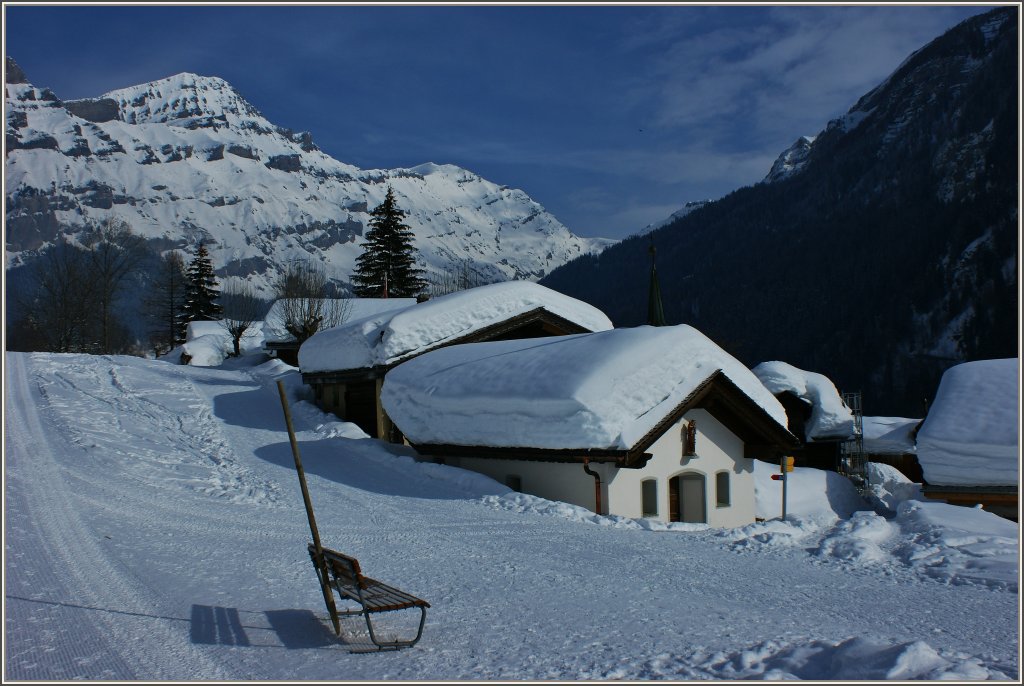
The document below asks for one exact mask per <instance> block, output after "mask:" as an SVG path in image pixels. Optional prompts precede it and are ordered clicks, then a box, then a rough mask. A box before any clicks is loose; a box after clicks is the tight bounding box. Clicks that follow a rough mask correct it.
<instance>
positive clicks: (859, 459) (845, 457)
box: [837, 391, 868, 495]
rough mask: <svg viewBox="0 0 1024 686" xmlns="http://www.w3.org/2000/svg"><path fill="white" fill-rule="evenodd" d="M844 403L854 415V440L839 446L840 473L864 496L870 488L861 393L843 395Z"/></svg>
mask: <svg viewBox="0 0 1024 686" xmlns="http://www.w3.org/2000/svg"><path fill="white" fill-rule="evenodd" d="M843 402H844V403H846V406H847V407H849V408H850V411H851V412H852V413H853V438H851V439H850V440H847V441H843V442H842V443H840V444H839V468H838V470H837V471H838V472H839V473H840V474H842V475H843V476H845V477H846V478H848V479H849V480H850V481H852V482H853V485H854V486H855V487H856V488H857V491H858V492H859V493H860V494H861V495H863V494H864V493H865V492H866V491H867V488H868V467H867V463H868V461H867V456H865V454H864V410H863V408H862V406H861V393H860V391H857V392H854V393H843Z"/></svg>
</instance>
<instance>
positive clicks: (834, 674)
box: [666, 636, 1015, 681]
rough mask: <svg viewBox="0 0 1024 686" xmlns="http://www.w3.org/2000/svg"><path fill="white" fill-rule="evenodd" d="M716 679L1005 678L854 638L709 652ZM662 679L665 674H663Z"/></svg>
mask: <svg viewBox="0 0 1024 686" xmlns="http://www.w3.org/2000/svg"><path fill="white" fill-rule="evenodd" d="M700 667H701V668H702V669H704V670H707V671H708V672H710V673H711V674H713V675H715V678H719V679H764V680H768V681H783V680H791V679H801V680H812V681H824V680H842V681H876V680H906V679H924V680H943V681H968V680H970V681H974V680H980V679H1009V678H1010V676H1009V675H1010V674H1014V673H1015V670H1014V668H1013V666H1012V665H1006V666H1005V667H1003V666H1002V665H1000V666H999V667H1003V669H1005V670H1006V671H1003V669H1000V668H999V667H993V666H991V665H986V664H985V663H984V662H982V661H981V660H979V659H978V658H976V657H972V656H970V655H967V654H964V653H960V652H957V651H944V652H941V653H940V652H939V651H937V650H936V649H935V648H933V647H932V646H931V645H929V644H928V643H926V642H925V641H907V642H904V643H891V642H888V641H885V640H880V639H873V638H864V637H861V636H854V637H852V638H848V639H846V640H843V641H839V642H835V641H827V640H821V639H813V638H807V639H806V640H803V641H797V642H793V641H792V640H789V641H782V640H778V639H773V640H769V641H764V642H762V643H759V644H758V645H756V646H752V647H751V648H748V649H746V650H741V651H738V652H735V653H722V652H719V653H715V654H713V655H712V656H711V657H710V658H708V659H707V660H706V661H705V662H704V663H702V664H701V665H700ZM666 676H667V675H666Z"/></svg>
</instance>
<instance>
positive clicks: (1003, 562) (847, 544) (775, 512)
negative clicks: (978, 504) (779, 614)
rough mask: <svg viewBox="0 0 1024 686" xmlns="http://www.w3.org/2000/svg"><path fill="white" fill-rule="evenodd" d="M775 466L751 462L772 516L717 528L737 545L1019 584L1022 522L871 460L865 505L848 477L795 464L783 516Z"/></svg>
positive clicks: (948, 578)
mask: <svg viewBox="0 0 1024 686" xmlns="http://www.w3.org/2000/svg"><path fill="white" fill-rule="evenodd" d="M777 471H778V466H777V465H772V464H768V463H766V462H761V461H758V460H755V461H754V484H755V495H756V497H757V507H758V516H760V517H765V518H766V519H767V521H764V522H758V523H755V524H750V525H748V526H745V527H741V528H738V529H732V530H723V531H719V532H716V535H717V536H718V537H719V538H721V539H724V540H725V541H727V542H728V544H729V545H730V547H731V548H732V549H733V550H735V551H737V552H750V553H757V554H763V553H764V552H765V551H766V550H771V549H777V550H806V551H807V552H808V553H809V554H810V555H811V556H812V557H813V558H815V559H818V560H820V561H830V562H840V563H844V564H848V565H852V566H857V567H874V568H880V569H884V570H888V571H887V572H886V573H887V574H896V573H899V572H903V573H905V572H907V571H910V572H912V573H916V574H919V575H921V576H925V577H931V578H934V579H938V580H940V581H942V582H944V583H947V584H967V585H981V586H988V587H991V588H997V589H1006V590H1012V591H1016V590H1017V588H1018V568H1019V567H1018V552H1017V551H1018V544H1017V525H1016V524H1014V523H1013V522H1011V521H1009V520H1007V519H1003V518H1002V517H999V516H997V515H994V514H992V513H991V512H986V511H985V510H983V509H981V508H968V507H961V506H957V505H949V504H947V503H943V502H937V501H929V500H921V499H920V497H921V495H920V486H919V485H917V484H912V483H910V482H909V481H908V480H907V478H906V477H904V476H903V475H902V474H901V473H900V472H899V471H898V470H896V469H895V468H894V467H891V466H889V465H884V464H875V463H869V466H868V480H869V484H870V488H871V494H872V496H873V497H871V500H873V501H876V502H880V503H883V504H884V509H887V510H888V513H889V514H888V516H882V515H880V514H878V513H877V512H874V511H871V510H869V509H867V508H868V503H867V501H865V500H864V499H862V498H861V497H860V496H859V495H858V494H857V491H856V490H855V489H854V487H853V485H852V484H851V483H850V481H849V480H848V479H846V478H845V477H843V476H840V475H839V474H836V473H834V472H825V471H822V470H818V469H808V468H800V467H797V468H796V469H794V470H793V471H792V472H791V473H790V475H789V476H790V480H789V485H788V490H789V498H788V507H787V517H786V521H782V520H780V519H779V516H780V511H781V493H782V485H781V482H779V481H772V480H771V474H773V473H776V472H777Z"/></svg>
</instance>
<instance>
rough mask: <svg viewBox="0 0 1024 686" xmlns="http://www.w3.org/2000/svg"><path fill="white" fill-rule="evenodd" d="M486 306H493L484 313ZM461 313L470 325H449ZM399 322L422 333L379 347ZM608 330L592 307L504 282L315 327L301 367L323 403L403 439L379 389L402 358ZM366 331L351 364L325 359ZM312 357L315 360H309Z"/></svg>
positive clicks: (380, 434) (381, 434)
mask: <svg viewBox="0 0 1024 686" xmlns="http://www.w3.org/2000/svg"><path fill="white" fill-rule="evenodd" d="M503 295H504V296H507V298H508V301H509V302H510V303H511V305H510V306H509V307H500V306H496V305H495V302H496V301H498V303H499V305H500V301H501V299H502V296H503ZM475 301H479V306H480V307H479V309H475V307H474V305H475ZM570 301H571V302H570ZM489 307H490V308H493V309H494V311H493V312H490V311H489V310H488V308H489ZM474 310H475V311H474ZM465 312H471V313H472V316H471V319H472V323H471V325H466V324H465V323H464V322H459V323H457V324H455V325H452V326H449V325H448V322H449V320H456V321H457V320H459V317H460V315H462V314H464V313H465ZM402 315H404V316H402ZM403 328H413V329H422V330H423V331H425V332H427V333H424V334H423V335H422V336H419V337H417V340H416V341H415V344H414V345H413V347H411V348H409V349H403V350H400V351H398V352H397V354H392V352H391V351H380V350H377V348H385V347H386V342H387V340H388V338H389V336H391V335H395V336H398V335H401V332H402V329H403ZM609 328H611V322H610V321H609V320H608V318H607V317H606V316H605V315H604V314H603V313H601V312H600V311H599V310H597V309H596V308H593V307H591V306H590V305H586V304H585V303H582V302H580V301H577V300H574V299H572V298H569V297H568V296H564V295H562V294H560V293H556V292H555V291H551V290H550V289H547V288H544V287H543V286H539V285H537V284H534V283H531V282H506V283H500V284H491V285H488V286H481V287H478V288H474V289H470V290H468V291H460V292H458V293H452V294H448V295H445V296H441V297H439V298H435V299H433V300H430V301H427V302H424V303H420V304H417V305H415V306H414V307H413V309H411V310H401V311H399V312H392V313H386V314H385V315H383V316H381V317H369V318H365V319H363V320H359V321H355V322H352V323H351V324H347V325H343V326H341V327H338V329H337V330H336V331H335V332H334V333H332V332H321V333H319V334H317V335H316V336H314V337H313V338H311V339H310V340H309V341H307V342H306V344H305V345H304V347H303V351H306V350H307V348H308V349H309V350H316V352H315V353H312V352H310V353H306V352H300V355H299V367H300V370H301V372H302V381H303V383H305V384H308V385H309V386H311V387H312V388H313V392H314V397H315V399H316V403H317V405H318V406H319V407H320V408H321V409H323V410H324V411H327V412H331V413H333V414H335V415H337V416H338V417H340V418H342V419H344V420H346V421H350V422H352V423H354V424H356V425H358V426H359V427H360V428H361V429H362V430H363V431H365V432H366V433H367V434H369V435H370V436H372V437H375V438H379V439H382V440H387V441H390V442H395V443H397V442H401V441H402V440H403V437H402V435H401V433H400V432H398V431H396V430H395V426H394V424H393V423H392V422H391V420H390V418H389V417H388V415H387V413H386V412H385V411H384V409H383V407H382V406H381V402H380V395H381V387H382V385H383V383H384V378H385V376H386V375H387V374H388V372H389V371H391V370H392V369H394V368H395V367H396V366H398V365H400V364H402V363H403V362H406V361H408V360H410V359H413V358H415V357H418V356H419V355H422V354H424V353H427V352H429V351H432V350H436V349H438V348H443V347H447V346H452V345H461V344H465V343H478V342H482V341H507V340H517V339H526V338H544V337H549V336H565V335H569V334H577V333H590V332H593V331H597V330H603V329H609ZM367 336H369V337H373V338H376V339H377V340H376V341H374V343H375V345H371V350H370V351H369V352H370V354H369V355H366V356H364V358H363V359H358V360H356V361H355V363H354V364H353V361H352V359H351V356H345V355H341V356H340V361H339V362H338V363H337V365H332V364H331V363H330V361H329V360H330V359H331V358H332V351H331V348H332V347H334V346H339V347H344V346H346V345H348V344H349V342H350V341H352V340H354V339H363V340H365V338H366V337H367ZM361 342H362V340H360V343H361ZM325 357H326V358H328V362H327V363H324V358H325ZM310 360H315V361H316V362H315V363H314V364H312V365H311V364H310ZM311 366H312V367H313V368H311ZM331 367H335V368H331Z"/></svg>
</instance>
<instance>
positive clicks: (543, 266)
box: [5, 58, 610, 295]
mask: <svg viewBox="0 0 1024 686" xmlns="http://www.w3.org/2000/svg"><path fill="white" fill-rule="evenodd" d="M5 89H6V102H7V106H6V132H5V135H6V141H7V159H6V165H5V166H6V171H5V175H6V193H7V198H6V200H7V210H6V221H7V234H6V240H7V255H8V260H7V266H8V267H9V268H10V267H15V266H18V265H21V264H24V263H26V262H30V261H31V260H32V259H33V258H34V257H35V255H36V254H37V253H38V251H40V250H41V249H43V248H45V247H46V246H47V245H49V244H52V243H53V242H54V241H55V240H58V237H59V236H69V237H72V238H73V237H74V236H75V235H76V234H77V233H78V232H80V231H81V230H83V229H84V228H85V227H87V226H89V225H92V224H96V223H99V222H102V221H103V220H105V219H107V218H110V217H119V218H122V219H124V220H126V221H127V222H128V223H129V224H130V225H131V227H132V228H133V230H134V231H136V232H137V233H140V234H142V235H143V236H145V237H146V238H148V239H149V240H150V241H151V242H152V243H153V245H154V246H156V247H159V248H160V249H169V248H181V247H187V246H191V245H194V244H196V243H198V242H200V241H202V242H204V243H205V244H206V245H207V246H208V248H209V249H210V253H211V257H212V259H213V261H214V264H215V266H216V267H217V268H218V273H219V274H220V275H221V276H225V275H230V276H237V277H242V278H247V279H249V280H250V281H251V282H252V283H253V284H254V285H255V286H256V287H257V289H258V290H260V291H262V292H263V293H264V294H266V295H269V287H268V284H269V283H270V282H271V281H272V280H273V279H274V278H275V276H276V275H277V274H278V273H279V271H280V269H281V268H282V267H283V266H284V265H285V264H286V263H287V262H288V261H289V260H293V259H296V258H302V259H307V258H308V259H313V260H314V261H319V262H321V263H322V264H323V265H324V267H325V269H326V271H327V273H328V274H329V275H330V276H331V278H332V279H333V280H335V281H336V282H337V283H338V284H339V285H341V286H342V287H344V285H345V284H347V282H348V280H349V278H350V275H351V271H352V268H353V266H354V262H355V258H356V257H357V256H358V255H359V254H360V253H361V251H362V247H361V244H362V236H363V232H364V230H365V228H366V227H367V224H368V220H369V211H370V210H371V209H373V207H375V206H376V205H377V204H379V203H380V202H381V201H382V200H383V198H384V194H385V192H386V190H387V187H388V186H389V185H390V186H393V187H394V190H395V195H396V197H397V199H398V203H399V205H400V206H401V207H402V208H403V209H404V210H406V211H407V212H408V213H409V216H408V218H407V222H408V223H409V224H410V226H411V227H412V229H413V231H414V233H415V234H416V240H415V243H416V247H417V248H418V249H419V251H420V256H421V262H422V266H423V267H425V268H426V269H427V270H428V271H443V270H449V269H455V268H457V269H459V270H461V271H466V270H468V271H470V272H472V273H475V274H476V277H477V279H478V280H481V281H495V280H507V279H531V280H536V279H538V278H540V277H542V276H543V275H544V274H546V273H548V272H549V271H550V270H551V269H553V268H554V267H556V266H558V265H560V264H563V263H565V262H567V261H568V260H570V259H572V258H574V257H577V256H579V255H582V254H586V253H589V252H592V251H595V250H600V249H602V248H603V247H605V246H606V245H607V244H608V243H610V241H602V240H600V239H585V238H581V237H578V236H575V235H574V234H572V233H571V232H570V231H569V230H568V229H566V228H565V227H564V226H563V225H562V224H561V223H559V222H558V220H557V219H555V218H554V217H553V216H552V215H550V214H549V213H548V212H546V211H545V210H544V208H543V207H541V206H540V205H539V204H538V203H536V202H534V201H533V200H532V199H531V198H530V197H529V196H528V195H527V194H526V193H524V192H523V191H520V190H516V189H512V188H508V187H504V186H499V185H497V184H494V183H491V182H490V181H487V180H486V179H483V178H481V177H479V176H478V175H476V174H474V173H472V172H470V171H468V170H465V169H461V168H459V167H455V166H452V165H437V164H424V165H420V166H418V167H414V168H410V169H379V170H364V169H359V168H356V167H354V166H352V165H349V164H345V163H343V162H339V161H338V160H335V159H333V158H332V157H330V156H329V155H326V154H325V153H324V152H322V151H321V150H319V149H318V148H317V146H316V144H315V143H314V142H313V138H312V136H311V135H310V134H309V133H305V132H299V133H296V132H293V131H290V130H288V129H285V128H282V127H279V126H275V125H274V124H272V123H271V122H269V121H267V120H266V119H265V118H264V117H263V116H262V115H261V114H260V113H259V112H258V111H257V110H256V108H255V107H253V106H252V105H251V104H250V103H249V102H247V101H246V100H245V99H244V98H243V97H242V96H241V95H240V94H238V93H237V92H236V91H235V90H234V89H233V88H232V87H231V86H230V84H228V83H227V82H225V81H224V80H222V79H219V78H215V77H207V76H197V75H195V74H178V75H176V76H172V77H170V78H166V79H161V80H159V81H153V82H151V83H147V84H143V85H139V86H133V87H130V88H124V89H120V90H116V91H112V92H110V93H106V94H104V95H102V96H100V97H98V98H95V99H86V100H74V101H67V102H63V101H61V100H60V99H59V98H58V97H57V96H56V95H55V94H53V93H52V92H50V91H49V90H47V89H41V88H38V87H36V86H34V85H32V84H31V83H30V82H29V81H28V79H27V78H26V77H25V75H24V73H23V72H22V71H21V69H20V68H18V67H17V65H16V64H15V63H14V61H13V60H11V59H10V58H8V60H7V83H6V84H5Z"/></svg>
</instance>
